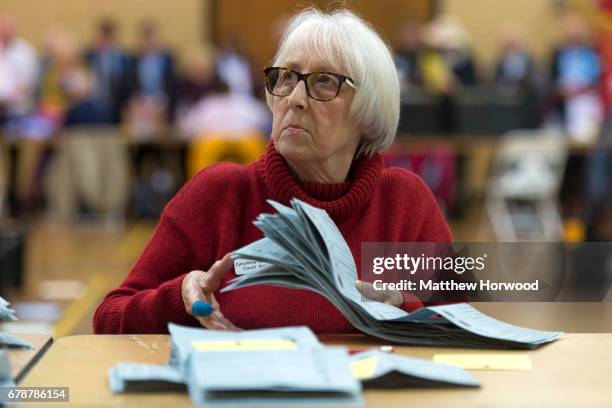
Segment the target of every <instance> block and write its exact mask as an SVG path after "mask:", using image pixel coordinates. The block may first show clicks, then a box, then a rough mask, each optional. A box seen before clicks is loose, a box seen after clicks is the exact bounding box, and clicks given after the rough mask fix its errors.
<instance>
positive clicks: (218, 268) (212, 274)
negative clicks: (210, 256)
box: [200, 253, 232, 292]
mask: <svg viewBox="0 0 612 408" xmlns="http://www.w3.org/2000/svg"><path fill="white" fill-rule="evenodd" d="M230 255H231V254H229V253H228V254H225V256H224V257H223V258H221V259H220V260H218V261H216V262H215V263H214V264H213V265H212V266H211V267H210V269H209V270H208V272H205V273H204V274H203V275H202V276H201V277H200V286H201V287H202V290H204V291H205V292H214V291H216V290H217V289H218V288H219V283H220V282H221V277H223V275H224V274H225V273H226V272H227V271H228V270H229V269H230V267H231V266H232V258H231V257H230Z"/></svg>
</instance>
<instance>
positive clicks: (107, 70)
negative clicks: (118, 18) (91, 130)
mask: <svg viewBox="0 0 612 408" xmlns="http://www.w3.org/2000/svg"><path fill="white" fill-rule="evenodd" d="M116 35H117V26H116V24H115V22H114V21H113V20H111V19H103V20H101V21H100V22H99V24H98V27H97V32H96V38H95V42H94V44H93V46H92V47H91V48H90V49H89V50H87V52H86V54H85V60H86V62H87V64H88V66H89V69H90V70H91V73H92V78H93V87H92V102H93V106H92V107H93V108H94V110H92V111H91V112H88V114H90V115H91V117H87V116H84V117H82V118H78V119H77V120H76V121H77V122H79V123H88V122H91V123H99V124H117V123H119V121H120V117H121V111H122V108H123V105H124V103H125V99H126V97H127V84H126V76H127V61H128V60H127V57H126V55H125V54H124V53H123V51H121V49H120V48H119V46H118V44H117V39H116Z"/></svg>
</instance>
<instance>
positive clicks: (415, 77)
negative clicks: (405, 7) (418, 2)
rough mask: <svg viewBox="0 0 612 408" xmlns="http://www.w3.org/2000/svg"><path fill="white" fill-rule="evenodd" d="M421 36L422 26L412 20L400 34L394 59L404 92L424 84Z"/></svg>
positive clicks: (404, 26) (405, 24)
mask: <svg viewBox="0 0 612 408" xmlns="http://www.w3.org/2000/svg"><path fill="white" fill-rule="evenodd" d="M421 34H422V27H421V24H420V23H419V22H418V21H415V20H412V19H409V20H407V21H405V22H404V23H403V24H402V26H401V27H400V30H399V33H398V41H397V49H396V51H395V56H394V59H395V66H396V67H397V74H398V76H399V80H400V86H401V90H402V92H404V91H406V90H408V89H409V88H410V87H411V86H412V85H420V84H421V82H422V78H421V71H420V56H421V52H422V49H423V45H422V42H421Z"/></svg>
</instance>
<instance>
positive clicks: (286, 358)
mask: <svg viewBox="0 0 612 408" xmlns="http://www.w3.org/2000/svg"><path fill="white" fill-rule="evenodd" d="M168 328H169V331H170V336H171V345H172V351H171V356H170V361H169V363H168V365H166V366H155V365H150V364H135V363H120V364H118V365H116V366H115V367H113V368H111V369H110V371H109V383H110V388H111V390H112V391H113V392H129V391H165V390H175V389H177V388H178V387H179V386H180V385H181V384H182V385H183V388H185V387H186V388H187V390H188V391H189V395H190V397H191V400H192V402H194V403H195V404H198V405H204V406H208V405H227V404H230V405H232V404H249V405H263V406H270V405H281V406H286V405H292V404H313V405H320V404H326V405H327V404H331V405H351V406H354V405H361V404H362V397H361V383H360V382H359V380H357V379H356V378H355V377H353V375H352V372H351V368H350V359H349V355H348V352H347V350H346V349H343V348H338V347H335V348H325V347H323V346H322V345H321V344H320V343H319V341H318V340H317V338H316V336H315V335H314V334H313V333H312V331H310V329H308V328H306V327H287V328H279V329H262V330H251V331H242V332H228V331H214V330H205V329H194V328H187V327H182V326H178V325H174V324H170V325H169V326H168Z"/></svg>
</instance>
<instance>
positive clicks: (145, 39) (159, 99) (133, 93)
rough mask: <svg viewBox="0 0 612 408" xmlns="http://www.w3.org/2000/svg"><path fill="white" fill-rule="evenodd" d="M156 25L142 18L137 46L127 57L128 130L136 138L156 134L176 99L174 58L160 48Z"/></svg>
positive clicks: (165, 122)
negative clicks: (128, 58)
mask: <svg viewBox="0 0 612 408" xmlns="http://www.w3.org/2000/svg"><path fill="white" fill-rule="evenodd" d="M157 37H158V35H157V27H156V25H155V23H153V22H152V21H145V22H143V23H142V24H141V26H140V28H139V31H138V45H137V46H138V48H137V51H136V53H135V55H134V56H132V57H131V58H130V60H129V64H128V69H127V87H128V91H127V92H128V94H129V102H128V105H127V113H126V118H125V120H126V124H127V127H128V133H129V134H130V135H131V136H132V137H135V138H138V139H143V138H144V139H146V138H150V137H152V136H154V135H156V134H159V133H160V132H161V131H163V130H164V129H165V127H166V126H167V125H168V124H169V123H171V122H172V118H173V114H174V107H175V102H176V78H175V69H174V58H173V57H172V55H171V54H170V52H168V51H165V50H163V49H162V48H161V46H160V44H159V40H158V38H157Z"/></svg>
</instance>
